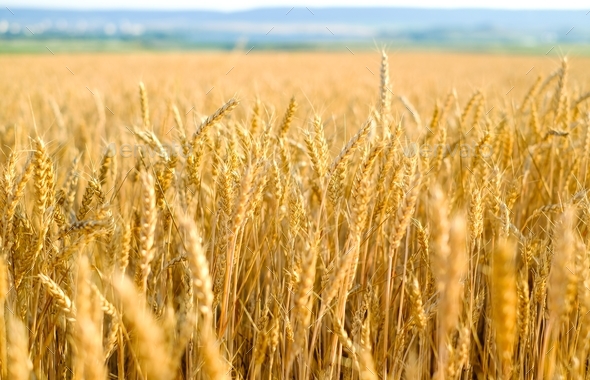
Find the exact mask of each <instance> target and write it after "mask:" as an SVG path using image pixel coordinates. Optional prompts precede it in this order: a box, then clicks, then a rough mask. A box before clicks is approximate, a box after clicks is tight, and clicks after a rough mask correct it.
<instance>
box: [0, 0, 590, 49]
mask: <svg viewBox="0 0 590 380" xmlns="http://www.w3.org/2000/svg"><path fill="white" fill-rule="evenodd" d="M10 11H11V12H10ZM10 11H9V10H8V9H2V10H0V44H2V43H3V42H4V43H5V44H6V45H5V46H13V45H18V44H19V43H20V44H25V45H26V44H29V45H30V46H34V45H35V43H37V44H42V42H43V41H47V40H56V39H58V40H60V41H62V42H64V41H65V42H67V41H77V43H78V44H82V46H83V45H84V41H88V46H100V44H98V42H102V43H104V44H105V46H114V45H113V43H129V44H135V45H136V46H143V47H146V48H154V49H159V48H162V49H166V48H174V49H176V48H179V49H185V48H188V49H194V48H221V49H234V48H249V47H250V46H254V45H256V46H257V47H259V48H276V47H281V48H287V49H288V48H297V47H314V46H315V47H322V48H329V47H330V46H341V45H342V44H345V43H350V44H354V46H360V45H365V46H368V45H371V46H374V44H375V42H377V43H389V44H396V45H402V46H440V47H457V48H467V49H484V50H485V49H487V48H494V47H506V48H507V47H510V48H535V47H542V46H548V45H552V44H573V45H576V44H577V45H580V44H587V43H588V42H589V39H588V36H590V16H586V15H585V13H584V12H583V11H556V10H490V9H423V8H309V9H307V8H305V7H295V8H262V9H255V10H249V11H239V12H214V11H196V10H190V11H135V10H128V11H121V10H116V11H103V10H100V11H98V10H97V11H79V10H75V11H74V10H54V9H52V10H44V9H23V8H21V9H19V8H11V9H10ZM572 27H573V29H572ZM109 44H110V45H109ZM0 50H1V48H0Z"/></svg>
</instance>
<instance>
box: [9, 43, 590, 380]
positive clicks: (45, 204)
mask: <svg viewBox="0 0 590 380" xmlns="http://www.w3.org/2000/svg"><path fill="white" fill-rule="evenodd" d="M588 63H590V62H589V59H587V58H581V57H569V58H568V57H562V58H555V57H554V58H548V57H546V56H543V57H537V56H501V55H469V54H450V53H444V54H443V53H434V52H431V53H427V52H422V53H419V52H413V53H412V52H395V51H389V52H385V51H380V52H365V53H361V52H356V53H354V54H353V53H352V52H351V53H350V54H349V53H346V54H344V53H256V52H253V53H250V54H244V52H232V53H199V54H189V53H187V54H149V53H145V54H129V55H127V54H120V55H116V54H113V55H108V54H98V55H92V54H89V55H55V56H53V55H49V54H48V55H37V56H18V55H15V56H2V57H0V66H2V67H3V70H2V72H1V73H0V91H1V93H2V96H0V110H1V111H0V144H1V150H2V154H1V155H0V162H1V167H0V171H1V173H2V175H1V176H0V181H1V186H0V208H1V210H2V213H1V215H0V249H1V254H0V302H1V303H2V305H3V307H1V308H0V364H1V368H0V377H1V378H2V379H15V380H25V379H51V380H53V379H88V380H104V379H119V380H127V379H129V380H131V379H132V380H136V379H142V380H152V379H154V380H165V379H170V380H176V379H230V378H236V379H543V378H547V379H554V378H557V379H566V378H568V379H569V378H572V379H580V378H590V370H589V365H590V362H589V355H590V316H589V314H590V249H589V248H590V247H589V244H590V236H588V228H587V226H588V223H590V203H589V199H588V194H587V190H588V186H589V184H590V176H589V175H588V171H589V168H588V166H589V161H590V160H589V157H588V152H589V151H590V113H589V108H588V105H589V103H590V102H589V99H590V92H588V91H589V88H590V84H589V81H590V74H589V73H588V72H587V70H585V67H587V66H588Z"/></svg>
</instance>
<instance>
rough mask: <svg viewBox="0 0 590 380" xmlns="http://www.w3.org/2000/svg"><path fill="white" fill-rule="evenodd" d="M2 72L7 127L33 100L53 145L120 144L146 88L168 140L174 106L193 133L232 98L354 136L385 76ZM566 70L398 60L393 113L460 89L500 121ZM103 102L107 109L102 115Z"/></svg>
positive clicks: (547, 61)
mask: <svg viewBox="0 0 590 380" xmlns="http://www.w3.org/2000/svg"><path fill="white" fill-rule="evenodd" d="M588 64H590V59H589V58H576V59H573V60H571V64H570V66H571V68H570V70H571V75H572V77H575V78H576V79H577V81H576V83H575V84H574V86H584V84H588V85H587V87H590V72H588V71H587V70H584V68H585V67H588ZM0 65H1V67H2V70H1V71H0V93H2V94H4V96H2V97H0V109H2V113H1V114H0V126H2V127H6V126H9V125H14V124H15V123H16V124H17V125H22V126H23V127H25V128H28V127H30V126H31V125H32V113H31V108H30V106H29V99H30V101H31V104H32V105H33V110H34V113H35V116H36V122H37V126H38V128H39V131H40V132H43V131H45V130H49V132H48V133H49V135H48V136H51V135H53V136H55V134H56V133H57V134H66V133H67V134H68V136H69V137H70V138H73V136H74V135H75V134H72V133H71V131H72V129H73V128H74V129H75V128H79V127H80V126H88V127H91V128H90V130H89V132H88V133H91V134H94V133H96V136H104V135H105V134H104V133H103V131H102V129H103V128H105V129H106V136H108V137H109V138H114V139H117V138H119V137H120V135H121V134H125V133H126V130H125V129H124V126H130V125H133V124H135V125H137V124H139V123H140V121H141V112H140V104H139V102H138V101H137V96H138V95H137V83H138V82H140V81H143V82H144V83H145V86H146V89H147V91H148V94H149V102H150V114H151V117H152V120H153V125H154V126H155V127H156V128H157V129H158V130H157V132H164V133H165V132H167V131H168V130H169V128H171V127H172V126H173V123H174V121H173V119H172V117H171V113H170V103H171V102H173V103H175V104H176V105H177V106H178V108H179V111H180V113H181V115H182V116H183V118H184V119H186V122H187V123H189V125H190V124H192V120H193V117H194V116H196V118H197V121H199V122H200V121H201V118H202V117H205V116H207V115H208V114H210V113H211V112H213V111H214V110H215V109H217V107H219V105H220V104H222V103H223V102H224V101H226V100H227V99H229V98H230V97H232V96H238V97H239V98H240V100H241V102H242V104H243V106H241V107H239V108H238V109H236V110H235V113H236V114H237V116H238V117H239V118H242V117H245V116H246V115H247V114H248V113H249V112H250V109H251V107H252V105H253V103H254V102H255V100H256V98H257V97H258V98H260V100H261V102H262V106H263V108H264V111H263V114H264V115H268V116H269V117H270V116H272V117H274V119H275V120H276V119H277V118H280V117H282V112H283V111H284V108H285V107H286V106H287V104H288V102H289V99H290V98H291V97H292V96H295V97H296V98H297V99H298V103H299V104H300V110H299V112H298V114H297V116H296V122H295V126H296V127H302V126H303V125H305V124H306V123H307V121H308V119H309V117H311V116H313V115H314V114H315V113H317V114H320V115H321V116H322V117H323V118H324V119H325V120H326V128H327V130H328V131H329V132H330V133H332V132H333V130H332V128H334V127H335V126H336V125H337V126H338V131H337V133H338V134H343V135H342V136H344V133H345V128H344V127H345V126H351V127H352V130H353V131H355V130H356V129H357V128H358V126H359V123H362V122H363V121H365V120H366V117H367V115H368V113H369V111H370V110H371V109H372V108H373V107H374V106H375V104H376V102H377V100H378V97H379V92H378V91H376V90H375V89H376V88H378V86H379V75H380V73H379V71H380V59H379V54H377V53H355V54H354V55H353V54H351V53H349V52H345V53H339V54H331V53H272V52H269V53H256V52H255V50H254V51H252V52H250V53H249V54H248V55H245V54H244V53H243V52H241V53H226V54H223V53H201V54H189V53H187V54H149V53H145V54H133V55H126V54H120V55H119V54H95V55H55V56H53V55H49V54H48V55H27V56H0ZM557 67H559V58H557V57H556V56H555V55H553V56H552V57H547V56H523V57H519V56H510V55H508V56H502V55H485V54H482V55H478V54H452V53H407V52H404V53H399V54H396V53H395V52H393V53H390V76H391V86H390V90H391V91H392V93H393V94H395V95H392V98H394V105H395V107H394V108H393V112H394V113H396V115H397V116H401V114H402V113H406V115H409V114H408V112H407V111H406V109H405V108H404V107H403V105H402V104H401V103H399V102H398V101H396V95H403V96H405V97H406V98H408V100H409V101H410V102H411V103H412V104H413V105H414V107H415V108H416V109H417V110H418V112H419V113H420V115H421V116H422V118H427V117H429V116H430V115H429V113H431V111H432V109H433V107H434V104H435V102H436V100H437V99H438V101H439V102H442V101H443V100H444V99H443V98H444V97H445V96H446V95H447V94H448V93H449V91H451V90H452V89H455V90H456V92H457V96H458V100H459V102H460V103H464V102H466V101H467V100H468V99H469V97H471V95H472V94H473V93H474V92H475V91H476V90H481V91H482V93H483V94H484V95H485V96H486V104H487V105H488V108H487V109H490V108H491V107H493V106H494V109H493V110H492V111H491V114H490V116H493V115H494V114H497V113H498V112H499V110H500V109H502V108H504V107H506V106H510V105H511V104H516V103H518V102H519V101H520V100H522V97H523V96H524V94H525V93H526V91H528V89H529V87H530V86H531V85H532V84H533V83H534V82H535V80H536V78H537V76H538V75H547V74H548V73H549V72H551V71H553V70H555V69H556V68H557ZM68 69H69V70H68ZM531 69H532V70H531ZM70 70H71V72H70ZM72 73H73V74H72ZM587 87H584V89H587ZM574 90H581V89H577V88H574ZM97 100H99V101H100V102H101V103H102V104H100V103H99V104H98V105H97V103H96V101H97ZM51 102H54V103H55V104H56V105H57V106H58V107H59V108H60V109H61V110H62V112H61V113H62V115H63V122H64V123H65V125H66V126H67V130H66V129H64V128H61V129H60V128H58V124H59V123H58V121H57V120H56V118H55V113H54V112H53V109H52V107H51ZM103 106H104V107H103ZM97 107H98V109H97ZM107 107H108V109H107ZM487 109H486V111H487ZM111 111H112V112H111ZM189 111H190V112H189ZM187 112H189V113H188V115H186V114H187ZM102 120H104V123H102ZM68 130H69V131H68ZM99 141H100V140H98V139H97V140H94V142H99ZM80 148H82V147H80ZM97 148H100V147H97Z"/></svg>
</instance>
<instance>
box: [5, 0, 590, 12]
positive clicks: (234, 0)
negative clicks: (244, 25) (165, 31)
mask: <svg viewBox="0 0 590 380" xmlns="http://www.w3.org/2000/svg"><path fill="white" fill-rule="evenodd" d="M2 5H3V6H5V7H14V8H21V7H27V8H28V7H35V8H62V9H63V8H66V9H67V8H71V9H207V10H220V11H234V10H244V9H253V8H260V7H292V6H295V7H296V6H309V7H315V8H317V7H333V6H346V7H354V6H392V7H395V6H398V7H425V8H494V9H586V8H588V10H590V2H589V1H587V0H585V1H584V0H559V1H558V0H552V1H538V0H534V1H531V0H477V1H473V0H471V1H467V0H444V1H441V0H307V1H305V0H304V1H300V0H275V1H266V0H219V1H211V0H206V1H200V0H127V1H121V0H84V1H80V0H45V1H43V0H5V1H2Z"/></svg>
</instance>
